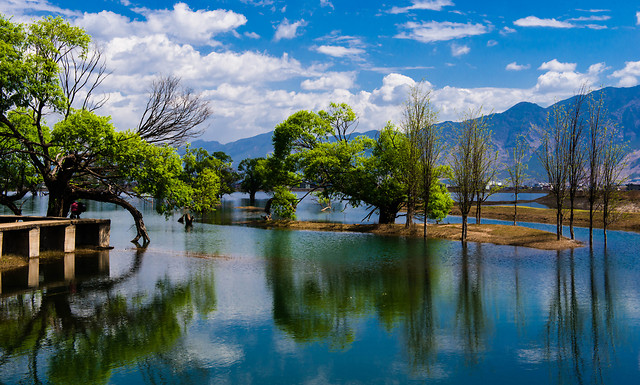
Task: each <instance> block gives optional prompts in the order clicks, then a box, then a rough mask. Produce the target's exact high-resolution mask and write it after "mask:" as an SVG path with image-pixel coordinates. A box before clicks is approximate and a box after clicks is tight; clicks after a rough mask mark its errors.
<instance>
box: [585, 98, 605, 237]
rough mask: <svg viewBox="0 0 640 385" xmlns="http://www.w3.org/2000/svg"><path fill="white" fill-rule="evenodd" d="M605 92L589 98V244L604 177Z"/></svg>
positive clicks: (587, 178)
mask: <svg viewBox="0 0 640 385" xmlns="http://www.w3.org/2000/svg"><path fill="white" fill-rule="evenodd" d="M602 95H603V94H601V95H600V97H599V98H598V99H595V98H594V97H593V94H592V95H591V96H590V99H589V104H588V108H589V122H588V123H589V125H588V127H589V131H588V136H587V151H586V168H587V169H586V183H587V201H588V202H589V245H590V246H591V245H593V218H594V216H595V209H596V204H597V202H598V199H599V193H600V184H601V178H602V156H603V150H604V148H603V146H604V134H605V132H606V125H607V123H606V122H605V121H604V115H605V111H604V100H603V96H602Z"/></svg>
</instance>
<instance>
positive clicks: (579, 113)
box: [566, 86, 587, 239]
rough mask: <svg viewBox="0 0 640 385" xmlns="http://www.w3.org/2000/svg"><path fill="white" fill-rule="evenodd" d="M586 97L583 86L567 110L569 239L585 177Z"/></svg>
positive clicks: (573, 237) (572, 233) (572, 234)
mask: <svg viewBox="0 0 640 385" xmlns="http://www.w3.org/2000/svg"><path fill="white" fill-rule="evenodd" d="M586 99H587V93H586V88H585V87H584V86H583V87H582V88H581V89H580V91H579V92H578V94H577V95H576V96H574V98H573V101H572V103H571V104H570V106H569V109H568V110H567V118H566V121H567V135H568V137H567V163H568V164H567V166H568V167H569V170H568V174H567V183H568V184H569V186H568V188H569V190H568V193H569V232H570V234H571V239H575V233H574V231H573V220H574V207H575V200H576V195H577V193H578V189H579V187H580V185H581V184H582V182H583V181H584V178H585V167H584V166H585V151H584V147H583V146H584V144H583V131H584V127H585V123H584V119H583V104H584V103H585V101H586Z"/></svg>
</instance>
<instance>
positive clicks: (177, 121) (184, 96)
mask: <svg viewBox="0 0 640 385" xmlns="http://www.w3.org/2000/svg"><path fill="white" fill-rule="evenodd" d="M211 114H212V111H211V109H210V107H209V103H208V102H207V101H206V100H204V99H202V96H201V95H199V94H196V93H194V92H193V91H192V90H190V89H188V88H183V87H182V86H181V85H180V79H179V78H177V77H174V76H167V77H161V78H159V79H158V80H156V81H154V82H153V84H152V86H151V91H150V92H149V99H148V101H147V105H146V107H145V110H144V112H143V114H142V116H141V118H140V123H139V124H138V129H137V133H138V135H140V137H141V138H142V139H144V140H145V141H147V142H149V143H153V144H167V145H170V146H179V145H181V144H184V143H185V142H186V141H187V140H189V139H192V138H196V137H198V136H200V135H201V134H202V131H201V130H199V129H197V128H196V127H198V126H199V125H200V124H202V123H204V122H205V121H206V120H207V119H208V118H209V117H210V116H211Z"/></svg>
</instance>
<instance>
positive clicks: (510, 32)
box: [500, 27, 517, 36]
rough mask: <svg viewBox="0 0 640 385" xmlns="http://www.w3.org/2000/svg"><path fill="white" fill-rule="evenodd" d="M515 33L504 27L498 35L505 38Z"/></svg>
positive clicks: (513, 30) (511, 29)
mask: <svg viewBox="0 0 640 385" xmlns="http://www.w3.org/2000/svg"><path fill="white" fill-rule="evenodd" d="M516 32H517V31H516V30H515V29H513V28H509V27H504V28H502V29H501V30H500V35H502V36H506V35H510V34H512V33H516Z"/></svg>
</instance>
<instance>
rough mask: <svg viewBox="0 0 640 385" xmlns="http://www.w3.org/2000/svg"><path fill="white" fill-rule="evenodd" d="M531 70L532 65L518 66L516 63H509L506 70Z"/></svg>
mask: <svg viewBox="0 0 640 385" xmlns="http://www.w3.org/2000/svg"><path fill="white" fill-rule="evenodd" d="M529 68H531V65H529V64H526V65H525V64H518V63H516V62H513V63H509V64H507V67H506V70H507V71H523V70H528V69H529Z"/></svg>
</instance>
